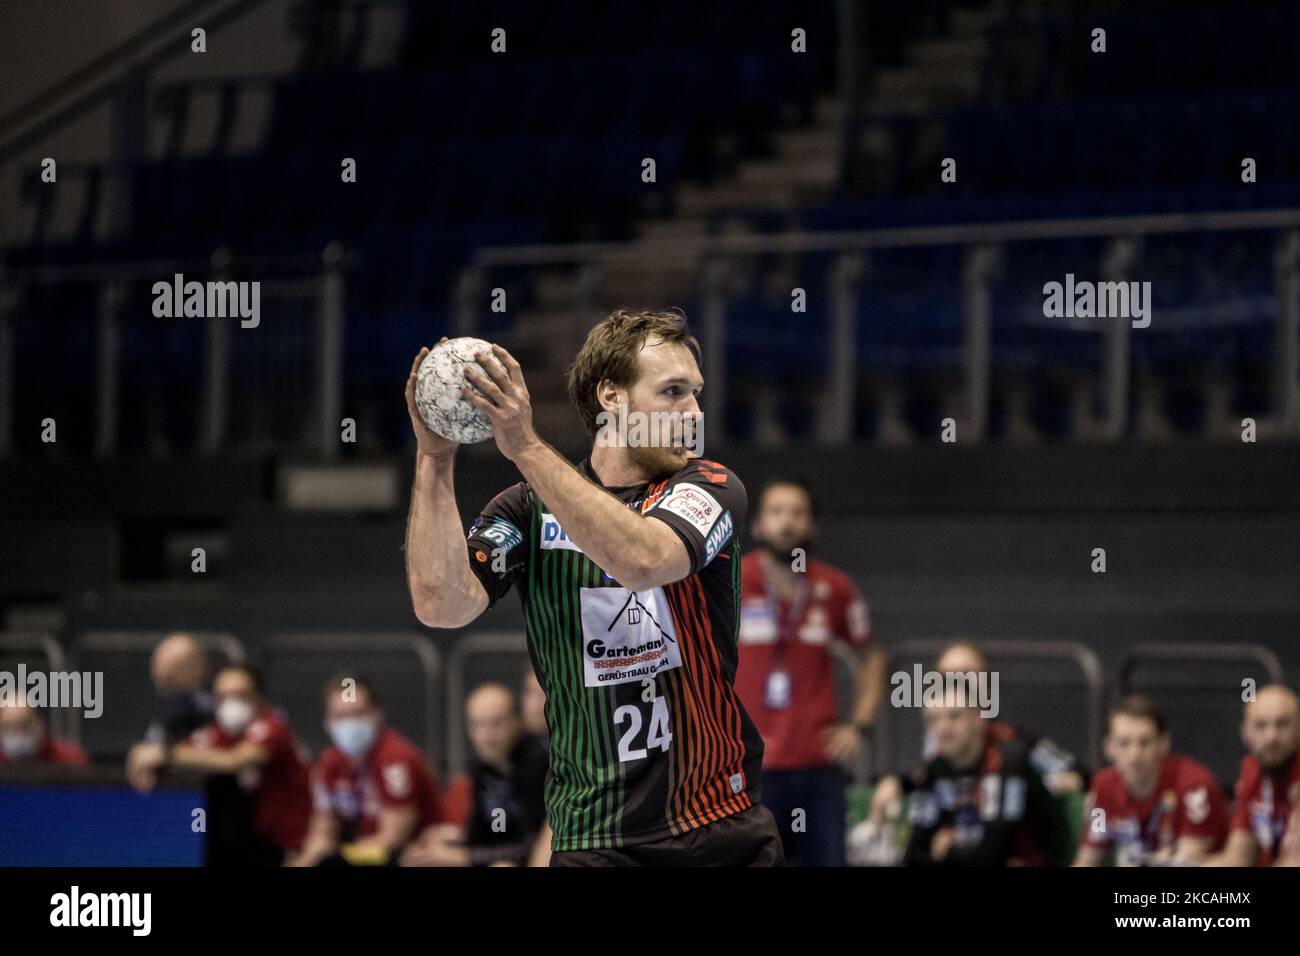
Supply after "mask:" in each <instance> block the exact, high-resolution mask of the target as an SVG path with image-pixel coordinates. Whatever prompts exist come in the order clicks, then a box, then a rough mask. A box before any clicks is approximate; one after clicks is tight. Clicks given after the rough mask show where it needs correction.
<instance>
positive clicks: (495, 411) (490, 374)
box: [461, 345, 540, 461]
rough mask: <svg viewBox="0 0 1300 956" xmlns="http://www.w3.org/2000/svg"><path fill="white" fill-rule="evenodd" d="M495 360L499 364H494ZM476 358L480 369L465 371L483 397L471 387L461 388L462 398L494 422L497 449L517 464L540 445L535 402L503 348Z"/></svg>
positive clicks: (494, 349)
mask: <svg viewBox="0 0 1300 956" xmlns="http://www.w3.org/2000/svg"><path fill="white" fill-rule="evenodd" d="M493 356H495V358H496V359H497V361H496V362H493V361H492V357H493ZM475 358H476V359H477V362H478V367H475V366H473V365H467V366H466V367H465V381H466V382H468V383H470V384H472V385H473V386H474V388H476V389H478V391H479V393H481V394H478V393H475V391H474V388H470V387H469V385H462V386H461V394H462V395H464V396H465V400H466V401H468V402H469V403H470V404H471V405H473V406H474V407H475V408H478V409H481V410H482V411H483V413H484V414H486V415H487V417H488V418H489V419H490V420H491V421H492V437H493V438H495V439H496V443H497V447H498V448H500V449H501V454H503V455H505V456H506V457H507V458H509V459H510V460H511V461H514V460H515V458H516V457H517V456H518V455H519V454H520V453H521V452H523V451H524V450H525V449H527V448H529V447H530V446H532V445H533V444H535V443H537V442H538V441H540V439H539V438H538V437H537V432H536V430H534V428H533V406H532V400H531V399H530V398H529V396H528V386H527V385H526V384H525V383H524V372H523V369H521V368H520V367H519V363H518V362H517V361H515V357H514V356H513V355H511V354H510V353H509V352H507V351H506V350H505V349H503V348H502V347H501V346H499V345H494V346H492V352H491V355H489V354H488V353H486V352H480V353H479V354H478V355H476V356H475ZM498 362H499V363H500V365H499V366H498V364H497V363H498Z"/></svg>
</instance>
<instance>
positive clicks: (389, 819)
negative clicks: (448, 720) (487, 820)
mask: <svg viewBox="0 0 1300 956" xmlns="http://www.w3.org/2000/svg"><path fill="white" fill-rule="evenodd" d="M325 726H326V728H327V729H328V730H329V735H330V740H331V741H333V746H331V747H328V748H326V750H325V752H324V753H322V754H321V755H320V757H319V759H317V761H316V763H315V765H314V766H313V767H312V768H311V792H312V805H313V812H312V817H311V825H310V827H309V828H308V832H307V840H306V843H305V844H304V845H303V850H302V853H301V854H299V855H298V857H297V858H295V859H294V860H293V861H292V862H293V863H294V864H295V865H298V866H316V865H318V864H321V863H329V864H331V865H338V864H344V863H352V864H390V863H395V862H396V861H397V859H398V856H399V854H400V853H401V851H402V850H403V849H404V848H405V847H406V845H407V844H408V843H410V842H411V841H412V840H413V839H414V838H415V837H416V835H417V834H419V833H421V832H423V831H424V830H425V829H427V828H428V827H429V826H431V825H433V824H435V823H440V822H442V820H443V813H442V800H441V794H439V792H438V784H437V781H436V779H435V778H434V775H433V771H432V770H430V769H429V766H428V764H427V763H426V762H425V759H424V756H423V754H421V753H420V751H419V750H418V749H417V748H416V747H415V745H413V744H412V743H410V742H409V741H408V740H406V739H405V738H404V737H402V736H401V735H400V734H399V733H398V732H397V731H395V730H393V729H392V728H391V727H388V726H386V725H385V724H384V712H383V710H382V709H381V708H380V701H379V696H378V694H377V692H376V691H375V687H374V684H372V683H371V682H370V681H369V680H368V679H366V678H364V677H360V676H354V675H351V674H340V675H339V676H338V677H336V678H334V679H333V680H331V681H330V682H329V683H328V684H326V685H325Z"/></svg>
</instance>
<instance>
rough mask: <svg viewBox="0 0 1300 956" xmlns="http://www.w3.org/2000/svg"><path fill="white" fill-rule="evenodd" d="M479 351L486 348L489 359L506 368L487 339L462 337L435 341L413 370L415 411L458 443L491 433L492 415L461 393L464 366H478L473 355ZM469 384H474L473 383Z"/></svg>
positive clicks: (480, 439) (470, 441)
mask: <svg viewBox="0 0 1300 956" xmlns="http://www.w3.org/2000/svg"><path fill="white" fill-rule="evenodd" d="M480 352H486V353H487V354H488V356H489V358H488V361H489V362H493V363H495V364H496V366H497V368H499V369H500V370H501V371H502V372H504V371H505V366H504V365H502V364H501V362H500V361H499V360H498V359H497V357H496V356H495V355H493V354H492V344H491V343H490V342H485V341H483V340H482V339H475V338H469V337H462V338H458V339H448V340H447V341H445V342H443V343H441V344H440V345H435V346H434V347H433V348H432V349H430V350H429V354H428V355H426V356H425V357H424V361H423V362H421V363H420V369H419V371H418V372H416V373H415V408H416V411H418V412H419V413H420V417H421V418H423V419H424V423H425V424H426V425H428V426H429V427H430V428H431V429H433V430H434V431H435V432H436V433H437V434H439V435H441V436H442V437H443V438H447V439H450V440H451V441H454V442H456V443H458V444H461V445H472V444H474V443H475V442H480V441H482V440H483V439H485V438H490V437H492V421H491V419H489V418H488V417H487V415H486V414H484V413H483V412H481V411H480V410H479V409H477V408H475V407H474V406H473V405H471V404H470V403H469V402H468V401H466V400H465V397H464V396H463V395H461V393H460V387H461V385H462V384H464V383H465V366H466V365H475V366H477V365H478V363H477V360H476V359H475V358H474V356H476V355H478V354H479V353H480ZM470 388H474V385H473V383H470ZM474 390H475V391H478V389H474Z"/></svg>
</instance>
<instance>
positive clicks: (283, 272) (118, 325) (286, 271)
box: [0, 243, 351, 460]
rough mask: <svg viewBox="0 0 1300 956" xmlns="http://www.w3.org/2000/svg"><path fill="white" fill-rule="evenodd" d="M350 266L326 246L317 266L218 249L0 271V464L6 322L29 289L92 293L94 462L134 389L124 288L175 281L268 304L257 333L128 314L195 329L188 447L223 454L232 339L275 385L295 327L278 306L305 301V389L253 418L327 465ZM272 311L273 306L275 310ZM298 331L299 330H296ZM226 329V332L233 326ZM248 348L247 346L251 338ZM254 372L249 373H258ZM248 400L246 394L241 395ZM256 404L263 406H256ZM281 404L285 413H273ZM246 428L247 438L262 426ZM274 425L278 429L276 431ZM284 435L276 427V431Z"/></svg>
mask: <svg viewBox="0 0 1300 956" xmlns="http://www.w3.org/2000/svg"><path fill="white" fill-rule="evenodd" d="M350 265H351V259H350V257H349V255H348V253H347V252H346V251H345V249H344V247H343V246H342V245H341V244H340V243H330V244H329V245H328V246H326V247H325V249H324V251H323V252H322V253H321V255H320V257H319V258H315V257H303V256H291V257H279V258H275V259H265V258H251V257H249V258H240V259H235V258H234V257H233V256H232V255H231V254H230V252H229V251H228V250H226V249H224V248H223V249H218V250H217V251H216V252H215V253H214V254H213V255H212V257H211V258H210V259H208V260H202V259H194V260H171V261H167V260H157V261H136V262H121V263H70V264H61V265H49V266H32V267H24V268H11V269H8V270H0V457H4V456H5V455H7V454H9V453H11V452H12V450H13V447H14V404H15V401H14V399H15V392H16V383H15V369H16V362H17V360H18V359H19V358H20V356H17V355H16V354H15V348H16V346H15V336H14V322H15V319H16V318H17V316H18V313H19V310H20V309H21V308H22V305H23V301H24V294H25V292H26V291H27V290H28V289H30V288H31V287H34V286H39V285H47V284H51V283H62V282H76V283H90V284H94V285H96V286H97V288H98V295H97V296H96V298H95V302H96V306H95V308H96V310H97V311H96V316H95V329H96V331H95V337H96V349H95V368H94V382H95V387H94V389H93V392H92V396H93V403H94V404H93V408H87V409H86V414H87V415H88V416H93V420H94V423H95V427H94V439H93V441H94V450H95V453H96V455H98V456H100V457H109V456H111V455H113V454H114V453H115V452H116V450H117V448H118V444H119V425H120V414H119V408H120V405H121V397H122V395H123V389H125V388H127V387H130V386H131V385H132V384H133V383H130V382H125V381H124V376H123V375H122V371H121V370H122V363H123V354H122V329H123V325H124V322H126V321H127V320H128V317H127V316H126V315H124V312H123V309H124V302H125V300H126V291H127V288H128V286H129V285H130V284H131V283H134V282H149V283H154V282H166V283H169V284H170V283H171V282H172V278H173V276H174V275H176V274H177V273H179V274H182V275H184V276H185V277H186V281H187V282H189V281H200V282H209V281H211V282H223V283H224V282H232V281H257V282H258V283H259V289H260V297H261V300H262V301H265V302H267V303H268V304H269V305H271V309H270V310H269V312H268V313H267V314H266V315H263V316H261V317H260V322H259V325H258V326H257V327H256V328H253V327H249V328H243V327H241V325H242V322H241V320H240V318H239V317H238V316H224V317H223V316H205V317H202V318H186V317H177V318H172V319H158V318H155V317H154V316H152V315H149V316H136V317H135V318H136V319H139V320H140V321H148V322H203V323H204V347H203V348H204V353H203V356H202V359H203V371H202V376H203V384H202V389H201V392H202V396H203V399H202V402H201V407H198V408H195V409H194V415H195V426H196V433H197V443H196V448H195V451H197V452H198V453H199V454H201V455H213V454H217V453H220V452H223V451H226V450H228V449H229V448H230V446H231V444H232V443H233V442H232V438H231V421H232V406H233V405H234V403H235V398H236V396H232V388H231V373H232V363H233V362H234V361H235V358H236V354H237V352H236V346H237V345H238V344H239V340H238V338H237V337H238V336H241V335H244V336H260V338H258V339H257V342H258V344H259V345H261V346H262V347H263V348H262V351H261V353H260V355H258V354H253V355H252V358H251V361H253V362H258V361H260V362H261V364H262V365H264V366H266V368H265V369H262V370H261V378H262V379H264V380H266V381H273V380H279V379H281V378H283V375H282V374H281V372H280V370H279V369H277V368H273V367H271V365H270V364H269V363H270V362H271V359H272V357H273V356H274V355H275V354H277V353H279V352H283V351H286V350H287V349H290V348H292V347H293V345H294V344H295V343H294V342H293V341H292V339H293V337H294V334H295V332H301V331H302V330H301V328H299V329H296V330H295V329H294V328H293V327H292V326H293V324H294V323H292V322H290V321H287V320H285V319H284V316H283V315H282V313H287V312H288V311H290V310H288V309H285V308H284V307H283V304H284V303H287V302H294V301H297V302H301V303H305V304H306V305H307V307H308V309H309V310H310V312H311V313H312V319H311V329H310V332H309V333H307V337H308V341H307V343H306V344H305V346H304V345H303V344H302V343H298V348H297V352H298V353H299V354H300V357H301V359H302V360H303V361H302V364H303V365H304V366H306V367H308V368H310V369H311V373H310V381H309V382H298V383H295V387H294V388H293V389H292V390H291V396H292V398H291V400H286V401H285V402H281V403H279V404H276V403H275V402H273V401H267V400H266V397H265V396H259V398H260V400H261V404H258V403H254V404H253V406H252V408H253V410H254V413H255V414H256V413H260V414H261V415H262V416H264V417H267V416H270V417H276V418H278V419H284V418H286V417H287V418H290V419H292V421H291V423H290V426H289V427H290V430H291V431H292V432H293V436H294V437H293V438H292V439H290V440H281V441H279V442H277V443H275V444H278V445H280V446H281V447H283V446H288V447H290V448H293V449H296V450H310V451H314V452H315V453H316V454H317V456H319V457H320V458H323V459H326V460H333V459H335V458H337V457H338V454H339V450H340V441H339V435H340V427H341V421H342V417H343V389H344V377H343V350H344V321H345V302H346V294H347V290H346V281H347V280H346V272H347V269H348V268H349V267H350ZM276 303H280V305H279V306H277V305H276ZM298 324H299V326H301V323H298ZM232 326H234V327H233V328H232ZM249 341H252V340H251V339H250V340H249ZM257 371H258V370H257V369H254V372H255V373H257ZM244 397H247V396H244ZM262 405H265V406H267V407H265V408H264V407H262ZM282 405H290V406H292V407H281V406H282ZM262 424H263V423H261V422H260V421H254V423H253V425H252V426H251V429H252V431H253V432H254V433H255V434H256V433H257V432H258V430H259V427H260V426H261V425H262ZM280 424H281V426H283V423H282V422H281V423H280ZM282 430H283V427H282Z"/></svg>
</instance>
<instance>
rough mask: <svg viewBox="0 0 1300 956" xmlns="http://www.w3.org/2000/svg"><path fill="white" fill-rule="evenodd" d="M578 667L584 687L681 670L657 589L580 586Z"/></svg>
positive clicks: (665, 605) (665, 607)
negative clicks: (678, 668) (580, 664)
mask: <svg viewBox="0 0 1300 956" xmlns="http://www.w3.org/2000/svg"><path fill="white" fill-rule="evenodd" d="M581 602H582V666H583V675H584V677H585V680H586V684H587V686H588V687H605V686H607V685H609V684H626V683H629V682H631V681H642V680H644V679H645V678H647V677H654V676H655V675H656V674H658V673H659V672H660V671H666V670H672V669H673V668H674V667H681V666H682V652H681V648H680V647H679V646H678V644H677V630H676V628H674V627H673V617H672V612H671V611H669V609H668V601H667V599H666V598H665V596H664V592H663V589H662V588H653V589H651V590H649V591H629V590H628V589H627V588H583V589H582V592H581Z"/></svg>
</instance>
